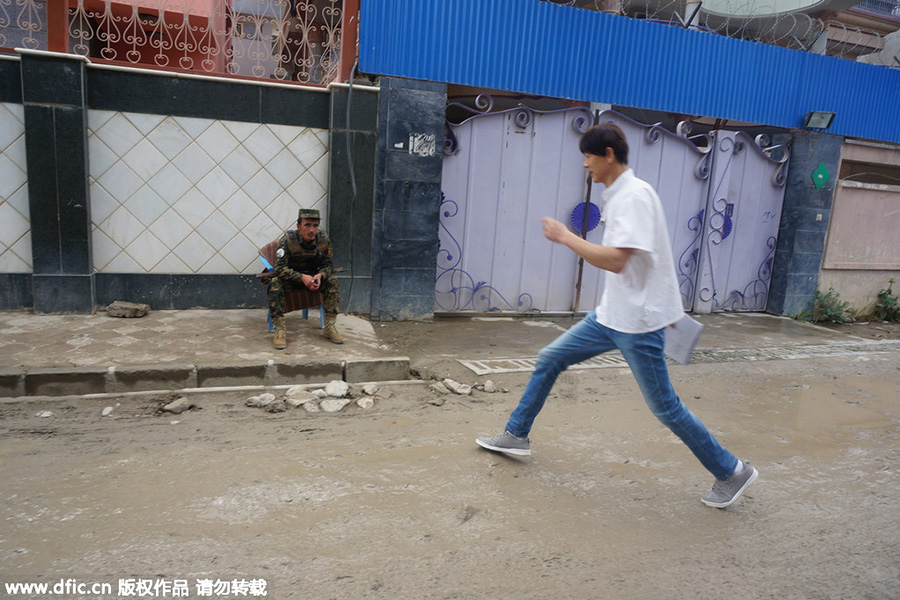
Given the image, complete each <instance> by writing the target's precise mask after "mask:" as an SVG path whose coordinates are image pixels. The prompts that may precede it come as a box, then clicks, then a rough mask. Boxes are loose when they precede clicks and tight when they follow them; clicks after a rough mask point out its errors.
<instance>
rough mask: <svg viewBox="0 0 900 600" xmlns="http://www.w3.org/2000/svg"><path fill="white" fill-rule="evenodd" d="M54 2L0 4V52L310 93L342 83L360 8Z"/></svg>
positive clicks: (284, 0) (343, 1) (281, 2)
mask: <svg viewBox="0 0 900 600" xmlns="http://www.w3.org/2000/svg"><path fill="white" fill-rule="evenodd" d="M59 2H60V0H49V1H48V0H0V51H2V50H4V49H5V50H8V51H11V50H12V49H14V48H27V49H32V50H52V51H56V52H69V53H72V54H79V55H82V56H86V57H88V58H90V59H91V60H94V61H98V62H113V63H118V64H124V65H130V66H136V67H150V68H159V69H171V70H179V71H191V72H195V73H205V74H216V75H234V76H244V77H251V78H257V79H270V80H275V81H285V82H287V81H290V82H295V83H303V84H310V85H327V84H328V83H331V82H332V81H336V80H338V81H343V80H345V79H347V76H348V75H349V66H350V65H352V64H353V58H354V57H355V54H356V26H355V23H356V21H355V19H356V16H357V15H358V12H359V0H69V1H68V2H65V0H62V2H63V3H62V4H58V3H59ZM48 6H49V7H50V10H48ZM55 6H58V7H61V8H62V10H61V11H60V10H59V9H56V10H54V7H55ZM66 7H67V9H66ZM347 19H352V22H353V26H351V27H349V28H348V29H349V30H348V33H349V35H350V37H349V38H347V39H346V40H345V36H344V30H345V20H347ZM63 21H64V22H63ZM346 42H349V43H346ZM345 47H346V48H347V50H348V51H349V53H350V54H352V55H353V56H347V57H343V58H344V60H343V62H342V60H341V59H342V56H341V53H342V51H343V50H344V48H345Z"/></svg>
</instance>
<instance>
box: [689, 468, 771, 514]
mask: <svg viewBox="0 0 900 600" xmlns="http://www.w3.org/2000/svg"><path fill="white" fill-rule="evenodd" d="M742 464H743V465H744V470H743V471H741V474H740V475H732V476H731V477H729V478H728V479H725V480H722V479H716V482H715V483H714V484H713V488H712V490H710V492H709V493H707V494H705V495H704V496H703V497H702V498H700V500H701V501H702V502H703V504H705V505H707V506H712V507H715V508H725V507H726V506H731V505H732V504H734V503H735V501H736V500H737V499H738V498H740V497H741V494H743V493H744V490H746V489H747V488H748V487H750V484H751V483H753V482H754V481H756V478H757V477H758V476H759V471H757V470H756V469H754V468H753V467H751V466H750V465H749V464H747V463H745V462H743V461H742Z"/></svg>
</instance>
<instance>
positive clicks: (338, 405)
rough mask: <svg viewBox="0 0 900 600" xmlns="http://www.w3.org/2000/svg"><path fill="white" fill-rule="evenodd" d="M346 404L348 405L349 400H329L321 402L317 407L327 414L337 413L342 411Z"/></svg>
mask: <svg viewBox="0 0 900 600" xmlns="http://www.w3.org/2000/svg"><path fill="white" fill-rule="evenodd" d="M348 404H350V400H349V399H347V398H329V399H328V400H322V402H321V403H320V404H319V406H320V407H321V409H322V410H324V411H325V412H327V413H337V412H341V411H342V410H344V407H345V406H347V405H348Z"/></svg>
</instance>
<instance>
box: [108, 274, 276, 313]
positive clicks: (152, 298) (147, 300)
mask: <svg viewBox="0 0 900 600" xmlns="http://www.w3.org/2000/svg"><path fill="white" fill-rule="evenodd" d="M95 277H96V288H97V306H107V305H109V304H111V303H113V302H115V301H116V300H122V301H126V302H139V303H142V304H149V305H150V308H151V309H153V310H188V309H191V308H265V307H266V306H267V305H268V304H267V301H266V286H264V285H262V284H260V283H259V280H257V279H256V277H255V276H253V275H165V274H161V275H152V274H131V273H97V275H95Z"/></svg>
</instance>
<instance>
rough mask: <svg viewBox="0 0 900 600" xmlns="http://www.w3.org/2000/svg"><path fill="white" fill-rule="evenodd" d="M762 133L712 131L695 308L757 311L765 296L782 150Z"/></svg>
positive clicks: (781, 186)
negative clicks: (759, 135) (778, 152)
mask: <svg viewBox="0 0 900 600" xmlns="http://www.w3.org/2000/svg"><path fill="white" fill-rule="evenodd" d="M765 143H766V140H765V138H757V140H754V139H752V138H751V137H750V136H748V135H747V134H746V133H743V132H737V133H735V132H730V131H718V132H716V133H715V145H714V157H713V167H712V177H711V184H710V193H709V200H708V203H707V208H706V213H705V222H704V232H703V248H702V261H701V270H700V279H699V281H698V286H697V294H696V298H695V302H694V311H695V312H716V311H762V310H765V308H766V302H767V301H768V297H769V283H770V281H771V278H772V264H773V262H774V258H775V244H776V241H777V239H778V227H779V223H780V221H781V207H782V203H783V200H784V184H785V181H786V173H787V154H786V153H784V155H783V156H782V157H781V158H779V159H777V160H776V159H773V158H772V156H770V153H771V152H773V151H775V148H774V147H773V148H769V149H765V150H764V149H763V148H762V147H761V146H762V145H764V144H765Z"/></svg>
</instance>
